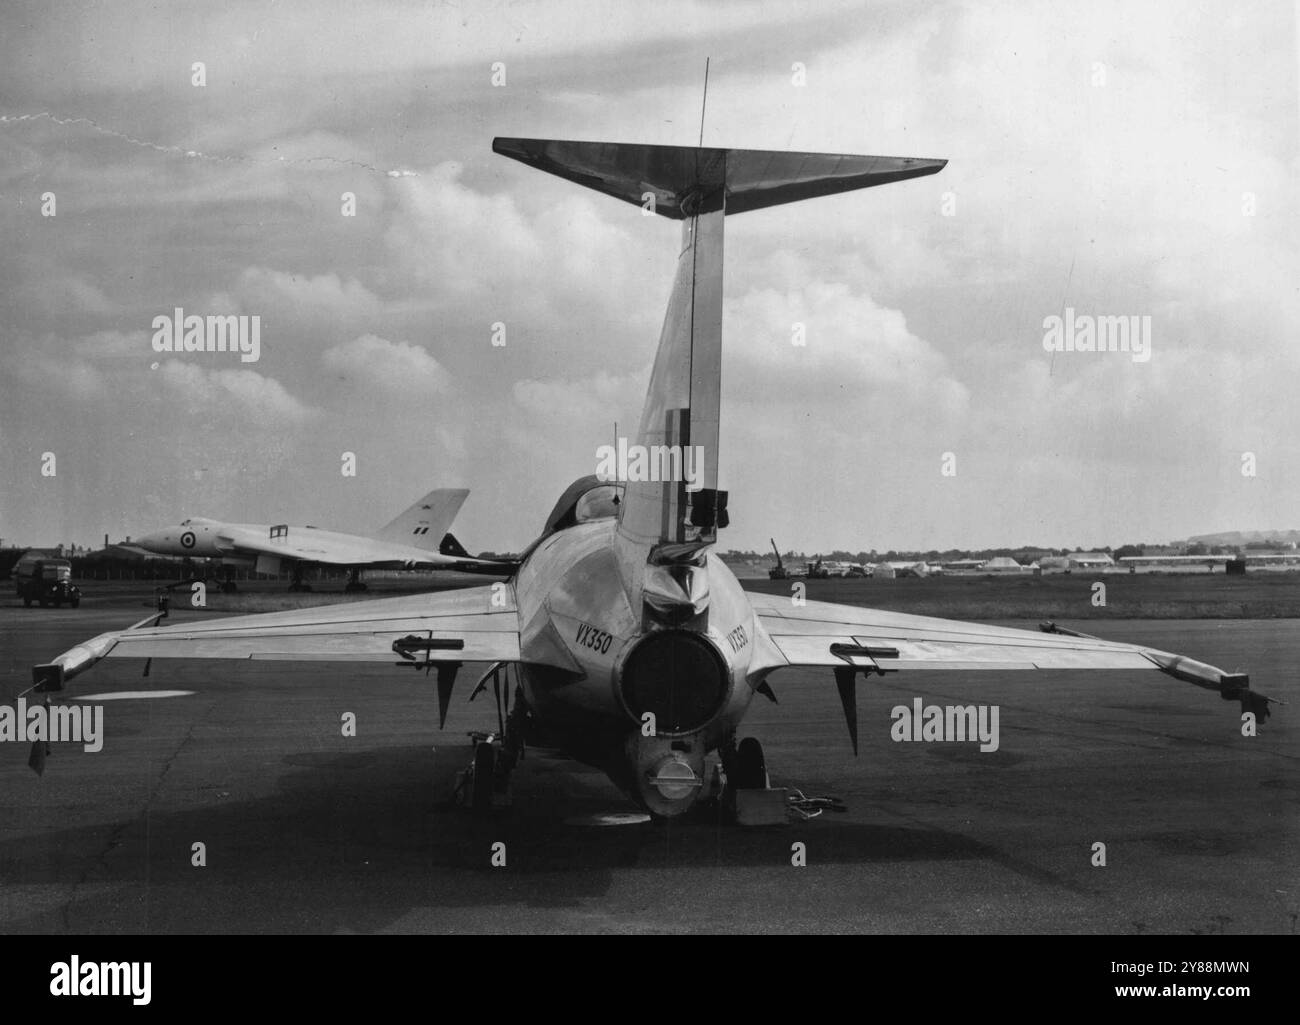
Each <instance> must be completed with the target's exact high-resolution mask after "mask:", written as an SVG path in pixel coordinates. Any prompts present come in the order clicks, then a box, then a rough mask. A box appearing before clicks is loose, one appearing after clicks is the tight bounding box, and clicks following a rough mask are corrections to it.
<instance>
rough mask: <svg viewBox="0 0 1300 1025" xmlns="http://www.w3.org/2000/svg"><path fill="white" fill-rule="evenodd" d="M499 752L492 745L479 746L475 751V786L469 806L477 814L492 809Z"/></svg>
mask: <svg viewBox="0 0 1300 1025" xmlns="http://www.w3.org/2000/svg"><path fill="white" fill-rule="evenodd" d="M496 766H497V751H496V748H495V747H493V746H492V745H491V744H479V746H478V747H476V748H475V749H474V784H473V789H472V790H471V791H470V799H469V806H470V808H472V809H473V810H474V811H476V812H484V811H488V810H489V809H491V807H492V784H493V779H494V777H495V776H496Z"/></svg>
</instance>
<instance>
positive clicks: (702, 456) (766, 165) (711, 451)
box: [492, 139, 947, 563]
mask: <svg viewBox="0 0 1300 1025" xmlns="http://www.w3.org/2000/svg"><path fill="white" fill-rule="evenodd" d="M492 148H493V149H494V150H495V151H496V152H497V153H501V154H503V155H505V156H508V157H513V158H514V159H515V160H519V161H522V162H523V163H525V164H528V165H529V166H531V167H535V168H537V169H538V170H541V171H546V172H547V173H549V174H554V175H558V176H559V177H561V178H566V179H568V180H569V181H573V182H577V183H578V184H579V185H585V186H586V187H587V188H590V189H595V190H596V191H597V192H603V193H605V194H606V195H608V196H613V197H614V198H615V199H621V200H623V201H624V202H627V203H634V204H636V205H637V206H640V207H642V208H643V209H645V210H646V211H648V212H652V213H657V214H659V215H661V216H663V217H669V218H672V219H673V220H680V221H683V222H684V223H683V226H682V249H681V255H680V256H679V257H678V262H677V276H676V279H675V281H674V284H673V291H672V297H671V298H670V299H669V302H668V313H667V316H666V317H665V319H664V326H663V332H662V334H661V335H660V337H659V350H658V353H657V354H656V356H655V363H654V370H653V372H652V374H651V379H650V390H649V392H648V393H647V395H646V400H645V408H644V411H643V412H642V415H641V424H640V429H639V431H638V434H637V437H636V439H635V445H634V447H629V448H627V452H628V458H627V460H626V470H627V474H626V476H627V480H628V484H627V489H626V493H625V496H624V500H623V503H622V506H621V510H620V519H619V535H620V537H621V538H622V539H623V541H624V543H625V544H626V545H627V546H629V547H630V548H644V549H646V552H645V556H644V559H643V561H650V562H654V563H671V562H675V561H679V560H683V559H691V558H693V557H694V555H695V553H696V552H697V551H698V550H699V549H700V548H703V547H705V546H706V545H709V544H712V543H713V542H714V541H715V540H716V538H717V529H718V528H719V527H722V526H726V521H727V512H726V495H725V493H720V492H719V491H718V406H719V394H720V388H721V374H722V249H723V245H722V243H723V220H724V218H725V217H726V215H727V214H736V213H743V212H745V211H748V210H758V209H761V208H763V207H767V206H775V205H777V204H779V203H792V202H795V201H796V200H800V199H811V198H813V197H816V196H826V195H831V194H834V193H837V192H848V191H850V190H852V189H864V188H870V187H871V186H874V185H884V184H887V183H889V182H896V181H903V180H905V179H907V178H918V177H921V176H922V175H927V174H934V173H935V172H936V171H939V170H940V169H941V168H942V167H943V166H944V164H945V163H947V161H944V160H924V159H917V158H910V157H875V156H841V155H838V154H832V153H782V152H775V151H769V150H744V149H714V148H708V147H694V146H641V145H632V144H626V143H609V142H565V141H561V140H556V139H495V140H494V141H493V143H492ZM620 448H623V445H622V443H620ZM665 478H668V479H665Z"/></svg>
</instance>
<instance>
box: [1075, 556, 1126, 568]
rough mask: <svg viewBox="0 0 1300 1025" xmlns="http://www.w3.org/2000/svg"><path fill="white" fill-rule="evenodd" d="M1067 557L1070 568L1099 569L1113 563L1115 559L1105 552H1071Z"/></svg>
mask: <svg viewBox="0 0 1300 1025" xmlns="http://www.w3.org/2000/svg"><path fill="white" fill-rule="evenodd" d="M1067 558H1068V559H1069V560H1070V568H1071V569H1100V568H1102V567H1103V566H1114V565H1115V560H1114V559H1112V558H1111V557H1110V556H1109V555H1108V554H1107V553H1106V552H1073V553H1071V554H1070V555H1068V556H1067Z"/></svg>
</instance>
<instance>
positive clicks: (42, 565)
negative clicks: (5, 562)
mask: <svg viewBox="0 0 1300 1025" xmlns="http://www.w3.org/2000/svg"><path fill="white" fill-rule="evenodd" d="M14 584H15V586H16V587H17V590H18V597H19V598H21V599H22V600H23V606H24V607H25V608H29V609H30V608H31V607H32V602H34V601H38V602H40V603H41V608H46V607H47V606H49V605H53V606H54V607H55V608H56V609H57V608H59V606H61V605H62V604H63V603H64V602H67V603H68V604H69V605H71V606H72V607H73V608H74V609H75V608H77V607H78V606H79V605H80V604H81V588H80V587H77V586H76V585H75V584H73V582H72V563H70V562H69V561H68V560H67V559H23V560H20V561H19V563H18V565H17V566H15V567H14Z"/></svg>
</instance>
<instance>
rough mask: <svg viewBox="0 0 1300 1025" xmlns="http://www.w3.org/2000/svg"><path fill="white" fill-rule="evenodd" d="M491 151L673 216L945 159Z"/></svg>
mask: <svg viewBox="0 0 1300 1025" xmlns="http://www.w3.org/2000/svg"><path fill="white" fill-rule="evenodd" d="M492 150H493V152H495V153H500V154H501V155H502V156H507V157H510V158H512V159H514V160H518V161H520V162H521V163H524V164H528V165H529V166H530V167H535V168H537V169H538V170H539V171H545V172H547V173H548V174H553V175H556V176H557V177H560V178H564V179H567V180H568V181H571V182H575V183H577V184H579V185H583V186H586V187H587V188H589V189H594V190H595V191H597V192H603V193H604V194H605V195H607V196H613V197H614V198H615V199H621V200H623V201H624V202H626V203H633V204H635V205H637V206H640V207H643V208H645V209H648V210H649V211H651V212H653V213H657V214H660V215H661V216H664V217H669V218H671V219H673V220H682V219H684V218H686V217H690V216H692V215H694V214H698V213H705V212H707V211H708V210H710V209H718V208H725V210H726V213H727V214H738V213H744V212H745V211H747V210H760V209H762V208H764V207H768V206H777V205H778V204H781V203H793V202H796V201H798V200H801V199H812V198H814V197H816V196H829V195H834V194H836V193H840V192H850V191H852V190H854V189H865V188H871V187H873V186H876V185H887V184H889V183H890V182H898V181H906V180H907V179H909V178H920V177H923V176H925V175H929V174H937V173H938V172H939V171H942V170H943V168H944V166H945V165H946V164H947V163H948V161H947V160H943V159H932V158H926V157H885V156H865V155H850V154H840V153H792V152H785V151H783V150H757V149H722V148H716V147H707V146H649V145H642V144H639V143H622V142H580V141H575V140H565V139H513V138H501V137H498V138H496V139H493V140H492ZM724 200H725V203H724Z"/></svg>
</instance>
